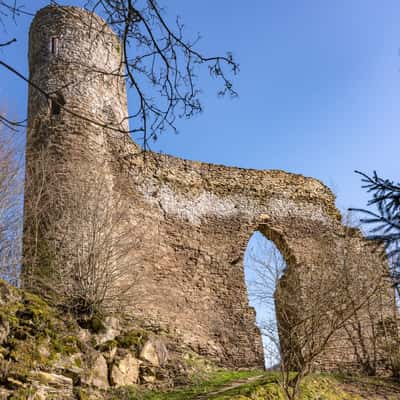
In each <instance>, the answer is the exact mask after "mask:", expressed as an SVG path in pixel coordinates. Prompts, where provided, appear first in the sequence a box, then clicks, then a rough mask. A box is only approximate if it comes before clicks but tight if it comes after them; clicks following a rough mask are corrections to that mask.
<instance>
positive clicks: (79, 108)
mask: <svg viewBox="0 0 400 400" xmlns="http://www.w3.org/2000/svg"><path fill="white" fill-rule="evenodd" d="M29 44H30V47H29V67H30V71H29V72H30V80H31V81H32V83H33V84H34V85H35V86H30V87H29V106H28V107H29V109H28V130H27V154H26V165H27V170H26V197H25V199H26V201H25V227H24V230H25V234H24V254H25V262H24V273H23V282H24V285H25V286H27V287H30V288H31V289H35V290H38V287H39V286H40V285H39V283H38V282H37V280H36V279H33V280H32V278H34V277H35V276H37V275H38V273H39V271H36V272H33V273H32V271H31V269H32V268H35V265H36V266H39V265H40V267H38V268H40V269H43V268H44V266H46V265H47V264H48V258H49V255H48V251H49V249H48V246H44V247H45V248H43V246H42V245H43V243H46V241H47V240H49V238H46V235H47V236H49V235H50V236H52V237H53V238H54V239H56V240H58V238H59V237H61V236H62V235H63V233H62V232H61V231H60V229H62V226H59V225H62V224H64V223H66V224H68V225H75V223H76V226H80V227H81V228H80V229H83V227H82V224H81V221H75V223H73V222H72V221H68V222H66V221H63V220H62V214H63V212H65V208H66V207H69V205H68V204H67V202H66V198H67V197H68V196H67V193H68V190H69V189H71V185H76V182H77V181H78V182H80V185H81V186H82V187H84V186H87V185H88V184H89V182H96V184H97V185H98V184H99V182H98V180H99V177H101V185H102V190H103V192H104V196H103V198H104V202H108V203H110V202H111V201H112V200H111V198H112V195H111V193H112V188H113V177H112V175H111V171H110V165H109V159H110V157H109V148H108V144H107V140H106V138H110V137H113V138H118V139H121V140H122V138H123V137H125V136H126V135H127V133H126V131H127V130H128V120H127V118H126V117H127V115H128V111H127V98H126V87H125V79H124V76H123V71H124V68H123V58H122V54H123V52H122V48H121V43H120V41H119V39H118V37H117V36H116V35H115V34H114V32H112V30H111V29H110V27H109V26H107V24H106V23H105V22H104V21H103V20H102V19H101V18H99V17H98V16H96V15H94V14H92V13H89V12H87V11H85V10H83V9H80V8H76V7H56V6H49V7H46V8H43V9H42V10H40V11H39V12H38V13H37V15H36V16H35V18H34V20H33V22H32V25H31V28H30V37H29ZM40 182H45V183H46V190H45V191H43V189H44V187H42V189H41V183H40ZM83 191H84V190H83ZM28 199H29V201H28ZM32 199H35V200H34V201H33V200H32ZM32 203H34V204H32ZM108 205H109V206H111V204H108ZM55 231H57V233H55ZM39 238H40V239H39ZM38 244H39V245H38ZM57 246H58V245H57ZM53 247H54V246H53ZM39 275H40V274H39Z"/></svg>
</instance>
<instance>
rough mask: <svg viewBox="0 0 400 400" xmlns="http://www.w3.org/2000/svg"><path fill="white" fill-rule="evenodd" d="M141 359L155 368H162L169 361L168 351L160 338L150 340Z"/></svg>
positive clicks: (141, 354)
mask: <svg viewBox="0 0 400 400" xmlns="http://www.w3.org/2000/svg"><path fill="white" fill-rule="evenodd" d="M140 359H142V360H144V361H147V362H148V363H150V364H151V365H154V366H155V367H160V366H162V365H164V364H165V362H166V361H167V360H168V350H167V347H166V346H165V344H164V343H163V341H162V340H161V339H159V338H150V339H149V340H148V341H147V342H146V343H145V344H144V346H143V348H142V350H141V352H140Z"/></svg>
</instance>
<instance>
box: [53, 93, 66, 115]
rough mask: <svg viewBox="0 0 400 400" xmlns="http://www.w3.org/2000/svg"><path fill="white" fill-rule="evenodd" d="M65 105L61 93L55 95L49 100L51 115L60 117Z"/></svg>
mask: <svg viewBox="0 0 400 400" xmlns="http://www.w3.org/2000/svg"><path fill="white" fill-rule="evenodd" d="M64 105H65V99H64V96H63V95H62V94H61V93H56V95H55V97H54V98H52V99H51V115H60V113H61V108H62V107H63V106H64Z"/></svg>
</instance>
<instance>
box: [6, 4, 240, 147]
mask: <svg viewBox="0 0 400 400" xmlns="http://www.w3.org/2000/svg"><path fill="white" fill-rule="evenodd" d="M51 4H54V5H57V2H56V1H51ZM82 7H84V8H86V9H88V10H90V11H92V12H95V13H98V14H99V15H101V16H102V17H103V18H105V20H106V22H107V23H108V24H109V25H111V27H112V28H113V29H114V31H115V32H116V34H117V35H118V36H119V37H120V39H121V42H122V46H123V50H124V53H123V54H124V60H123V61H124V66H125V71H126V72H125V78H126V80H127V82H128V85H129V87H130V89H131V90H132V91H133V94H134V95H135V96H136V99H137V101H135V104H137V109H136V110H135V111H134V112H133V113H132V115H130V117H129V119H130V122H131V125H132V126H131V128H130V131H129V132H130V133H131V134H132V135H134V136H135V135H138V136H139V137H141V139H142V140H143V145H144V148H145V149H147V148H148V146H149V142H150V140H156V139H157V137H158V136H159V134H160V133H161V132H163V131H165V130H172V131H176V119H177V118H191V117H192V116H194V115H196V114H198V113H200V112H201V111H202V109H203V106H202V103H201V96H200V95H201V90H200V87H199V85H198V80H197V71H198V69H199V68H200V67H202V66H205V67H208V70H209V73H210V75H211V76H212V77H213V78H216V79H217V80H218V81H219V82H221V84H222V86H221V88H220V89H219V90H218V95H220V96H224V95H229V96H232V97H235V96H237V93H236V91H235V89H234V86H233V83H232V81H231V76H232V75H235V74H236V73H237V72H238V71H239V66H238V64H237V63H236V61H235V60H234V58H233V56H232V53H230V52H228V53H227V54H226V55H224V56H206V55H205V54H204V53H202V52H201V51H199V50H198V41H199V39H200V37H195V38H193V40H190V39H188V38H187V37H186V36H185V33H184V24H183V23H182V22H181V19H180V18H179V17H177V18H176V21H175V24H171V23H170V22H169V21H168V19H167V17H166V16H165V13H164V11H163V9H162V7H161V6H160V5H159V4H158V2H157V1H156V0H82ZM34 11H36V10H35V9H33V8H32V4H31V3H25V2H24V1H23V0H0V23H2V24H3V25H5V26H6V25H7V23H9V21H10V20H11V19H13V20H17V18H18V17H19V16H21V15H22V14H26V15H32V14H34ZM14 43H15V39H14V38H13V37H9V38H7V39H6V40H4V41H2V42H1V43H0V46H1V47H2V48H6V47H7V46H11V45H14ZM0 66H2V67H3V68H6V69H7V70H9V71H10V72H12V73H13V74H16V75H17V76H18V77H20V78H21V79H24V80H25V81H26V82H28V83H29V84H31V85H34V84H33V82H30V81H29V79H28V78H27V77H25V76H23V75H22V74H21V73H20V72H18V70H17V68H16V66H12V65H10V64H8V63H6V62H5V61H4V60H1V59H0ZM34 86H35V88H36V89H38V90H39V91H40V88H39V87H37V85H34ZM41 92H42V94H44V95H45V96H47V97H48V98H49V99H50V98H51V93H44V92H43V91H41ZM60 106H61V107H62V106H63V105H62V104H60ZM0 122H2V123H3V124H6V125H8V126H11V127H17V126H21V125H22V124H23V121H13V120H10V119H7V118H6V117H5V116H2V117H1V119H0ZM92 122H93V123H97V124H99V125H101V122H99V121H95V120H93V121H92Z"/></svg>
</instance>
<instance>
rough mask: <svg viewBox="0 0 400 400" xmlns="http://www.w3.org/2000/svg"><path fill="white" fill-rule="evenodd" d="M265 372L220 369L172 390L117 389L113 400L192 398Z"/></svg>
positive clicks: (179, 399) (113, 394)
mask: <svg viewBox="0 0 400 400" xmlns="http://www.w3.org/2000/svg"><path fill="white" fill-rule="evenodd" d="M261 374H263V372H262V371H218V372H215V373H212V374H210V375H209V376H208V377H207V379H204V380H203V379H201V378H198V379H196V377H194V378H193V384H192V385H190V386H188V387H185V388H181V389H176V390H174V391H171V392H156V391H145V392H143V391H139V390H138V389H136V388H134V387H131V388H125V389H122V390H116V391H114V392H113V393H112V396H111V399H112V400H119V399H124V400H190V399H194V398H196V397H198V396H200V395H205V394H207V393H211V392H214V391H217V390H219V389H221V388H223V387H224V386H226V385H228V384H229V383H230V382H233V381H237V380H242V379H248V378H251V377H255V376H258V375H261Z"/></svg>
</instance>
